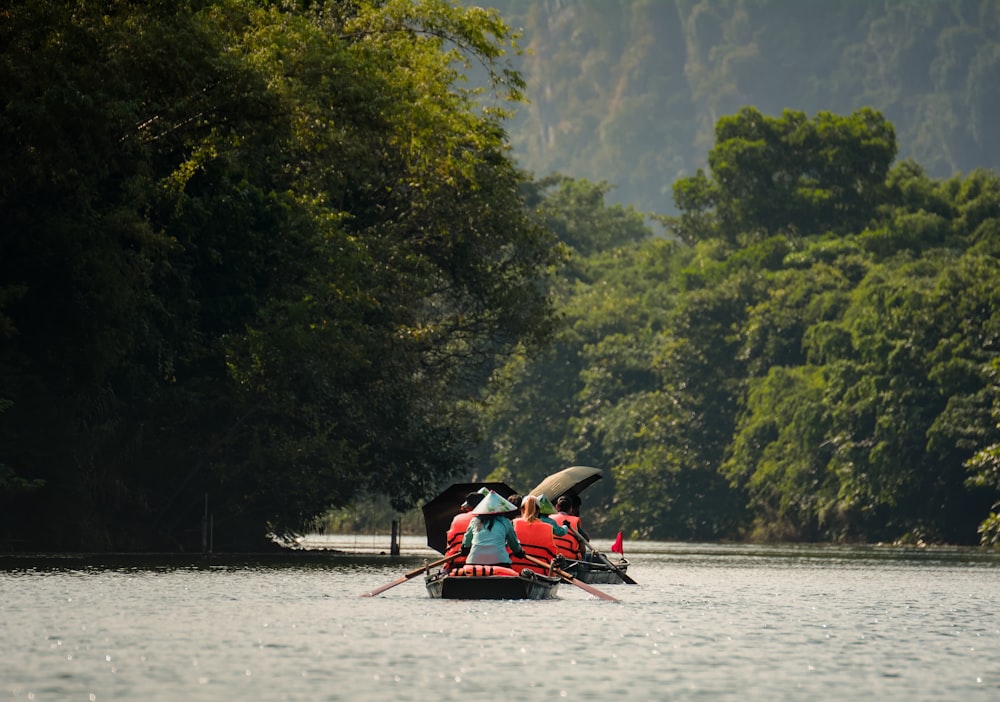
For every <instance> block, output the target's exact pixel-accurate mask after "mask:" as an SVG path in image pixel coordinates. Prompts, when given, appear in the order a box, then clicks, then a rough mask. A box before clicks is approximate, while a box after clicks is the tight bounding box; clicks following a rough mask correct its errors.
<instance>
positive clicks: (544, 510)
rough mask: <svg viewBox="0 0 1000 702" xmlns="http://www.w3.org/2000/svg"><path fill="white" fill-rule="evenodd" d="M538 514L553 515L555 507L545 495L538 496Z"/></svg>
mask: <svg viewBox="0 0 1000 702" xmlns="http://www.w3.org/2000/svg"><path fill="white" fill-rule="evenodd" d="M538 512H539V514H555V513H556V506H555V505H554V504H552V502H551V501H550V500H549V498H547V497H546V496H545V495H539V496H538Z"/></svg>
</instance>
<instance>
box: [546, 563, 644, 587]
mask: <svg viewBox="0 0 1000 702" xmlns="http://www.w3.org/2000/svg"><path fill="white" fill-rule="evenodd" d="M614 565H615V568H617V569H618V570H619V571H621V572H622V573H627V572H628V561H626V560H625V559H622V560H621V561H619V562H618V563H615V564H614ZM615 568H612V567H611V566H610V565H608V564H607V563H598V562H591V561H567V562H566V564H565V565H564V566H562V569H563V570H565V571H566V572H567V573H569V574H570V575H573V576H574V577H576V579H577V580H579V581H580V582H582V583H587V584H588V585H620V584H623V583H624V582H625V580H624V579H622V577H621V575H620V574H619V573H618V572H616V571H615Z"/></svg>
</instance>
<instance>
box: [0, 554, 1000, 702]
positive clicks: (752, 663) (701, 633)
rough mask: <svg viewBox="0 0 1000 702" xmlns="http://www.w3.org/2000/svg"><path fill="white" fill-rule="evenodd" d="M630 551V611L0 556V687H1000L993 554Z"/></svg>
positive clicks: (366, 578) (263, 695)
mask: <svg viewBox="0 0 1000 702" xmlns="http://www.w3.org/2000/svg"><path fill="white" fill-rule="evenodd" d="M597 545H598V546H599V547H605V548H606V546H607V545H606V544H601V543H598V544H597ZM404 552H405V551H404ZM628 556H629V559H630V561H631V562H632V566H631V569H630V571H629V572H630V574H632V575H633V577H634V578H635V579H636V580H638V581H639V582H640V583H641V584H640V585H638V586H625V585H602V586H598V587H599V588H600V589H603V590H605V591H606V592H609V593H611V594H614V595H615V596H616V597H618V598H620V599H621V600H622V601H621V603H618V604H616V603H609V602H603V601H600V600H596V599H594V598H591V597H590V596H589V595H588V594H587V593H585V592H583V591H582V590H580V589H578V588H575V587H573V586H572V585H567V584H563V585H562V586H561V587H560V592H559V598H558V599H557V600H553V601H547V602H491V601H442V600H432V599H429V598H428V597H427V594H426V592H425V590H424V588H423V584H422V582H421V579H420V578H419V577H418V578H415V579H413V580H412V581H409V582H406V583H404V584H402V585H399V586H398V587H395V588H392V589H390V590H388V591H386V592H385V593H383V594H382V595H379V596H378V597H373V598H361V597H359V595H360V594H361V593H362V592H366V591H368V590H371V589H372V588H374V587H376V586H378V585H382V584H384V583H387V582H389V581H392V580H395V579H397V578H399V577H400V576H401V575H402V573H405V572H407V571H410V570H412V569H414V568H416V567H418V566H419V565H420V563H421V562H422V558H419V557H418V558H414V557H406V556H404V557H402V558H396V559H390V558H386V557H381V558H380V557H376V556H372V557H363V558H354V557H344V556H338V557H330V558H325V559H313V560H310V561H309V562H306V563H296V562H288V561H280V562H277V561H271V562H267V563H263V562H259V563H258V562H253V561H246V562H217V563H213V564H211V565H208V566H206V565H204V564H201V563H194V564H178V563H176V562H164V563H152V564H150V563H145V562H144V563H138V562H136V563H129V562H125V563H122V562H113V563H104V564H100V563H98V564H94V563H91V562H88V563H77V562H76V561H74V560H73V559H67V560H63V561H58V562H57V563H56V564H55V565H53V563H52V562H50V561H43V562H39V563H36V564H33V565H29V564H26V563H25V561H24V560H23V559H17V560H10V559H7V560H6V561H5V560H4V559H2V558H0V698H2V699H36V700H63V699H83V700H87V699H94V700H112V699H128V700H140V699H141V700H185V701H190V702H197V701H200V700H234V699H259V700H285V699H287V700H353V699H357V698H365V699H369V700H426V699H429V698H436V699H444V700H458V699H462V700H469V699H473V700H493V699H497V698H498V697H502V696H505V695H506V696H512V695H513V696H521V697H530V698H531V699H536V698H537V699H540V698H543V697H544V698H575V699H581V700H590V699H594V700H597V699H666V698H674V699H676V698H680V699H727V698H728V699H740V700H774V699H791V700H795V699H802V700H807V699H808V700H811V699H815V698H819V699H848V698H850V699H853V698H856V697H861V698H865V699H869V698H875V697H878V698H880V699H882V700H897V699H898V700H902V699H907V700H913V699H920V700H924V699H962V700H980V699H981V700H994V699H997V697H998V695H1000V593H998V589H997V586H996V583H997V576H998V575H1000V555H997V554H983V553H981V552H976V551H962V550H946V551H939V552H937V553H934V552H932V551H923V552H906V551H900V550H891V549H890V550H879V549H840V548H821V547H756V546H755V547H749V546H748V547H740V546H725V547H722V546H715V545H690V544H634V545H631V547H630V553H629V554H628ZM428 557H430V558H433V555H430V556H428Z"/></svg>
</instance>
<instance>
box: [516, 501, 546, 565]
mask: <svg viewBox="0 0 1000 702" xmlns="http://www.w3.org/2000/svg"><path fill="white" fill-rule="evenodd" d="M514 532H515V533H516V534H517V540H518V541H520V542H521V548H522V549H524V554H525V556H532V557H534V558H536V559H538V560H540V561H543V562H544V563H546V564H548V563H550V562H551V561H552V559H553V558H555V557H556V544H555V541H554V540H553V538H552V527H551V526H550V525H549V524H547V523H546V522H543V521H542V520H541V518H540V515H539V507H538V498H537V497H535V496H534V495H528V496H527V497H525V498H524V500H523V501H522V502H521V516H520V517H518V518H517V519H515V520H514ZM511 567H512V568H513V569H514V570H516V571H517V572H518V573H520V572H521V571H522V570H524V569H525V568H528V569H530V570H533V571H535V572H536V573H542V574H544V575H548V574H549V569H548V568H547V567H545V566H540V565H538V564H537V563H535V562H534V561H531V560H529V559H528V558H527V557H524V558H521V557H514V558H513V559H512V565H511Z"/></svg>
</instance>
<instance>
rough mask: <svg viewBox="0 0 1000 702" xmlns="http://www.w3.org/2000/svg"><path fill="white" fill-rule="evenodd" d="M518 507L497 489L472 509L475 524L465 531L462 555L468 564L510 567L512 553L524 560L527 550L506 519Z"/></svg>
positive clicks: (472, 523)
mask: <svg viewBox="0 0 1000 702" xmlns="http://www.w3.org/2000/svg"><path fill="white" fill-rule="evenodd" d="M515 509H516V507H514V505H512V504H511V503H510V502H508V501H507V500H505V499H504V498H503V497H501V496H500V495H498V494H497V493H496V492H494V491H493V490H490V493H489V494H488V495H486V497H484V498H483V499H482V500H481V501H480V502H479V504H478V505H476V507H475V509H473V510H472V514H473V517H472V521H470V522H469V528H468V529H466V530H465V538H464V539H463V540H462V553H463V554H465V556H466V558H465V562H466V563H470V564H473V565H499V566H507V567H508V568H509V567H510V554H509V553H508V552H507V548H508V547H509V548H510V553H513V554H514V555H515V556H517V557H520V558H523V557H524V549H523V548H521V542H520V541H518V540H517V534H516V533H514V525H513V524H512V523H511V521H510V519H508V518H507V517H506V516H504V515H505V514H506V513H507V512H511V511H513V510H515Z"/></svg>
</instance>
